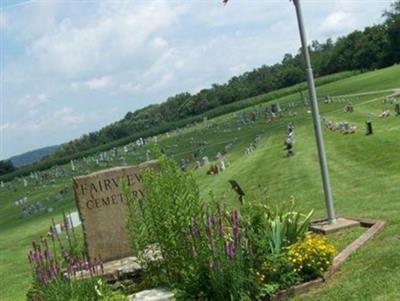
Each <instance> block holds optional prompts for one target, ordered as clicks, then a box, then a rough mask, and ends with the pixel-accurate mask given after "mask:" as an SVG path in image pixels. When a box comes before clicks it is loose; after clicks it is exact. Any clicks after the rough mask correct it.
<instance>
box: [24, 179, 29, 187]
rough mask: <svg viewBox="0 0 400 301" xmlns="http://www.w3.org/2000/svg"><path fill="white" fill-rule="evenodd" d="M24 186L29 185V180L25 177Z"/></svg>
mask: <svg viewBox="0 0 400 301" xmlns="http://www.w3.org/2000/svg"><path fill="white" fill-rule="evenodd" d="M23 181H24V187H27V186H28V181H27V180H26V179H25V178H24V180H23Z"/></svg>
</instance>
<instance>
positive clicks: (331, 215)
mask: <svg viewBox="0 0 400 301" xmlns="http://www.w3.org/2000/svg"><path fill="white" fill-rule="evenodd" d="M293 3H294V6H295V7H296V15H297V22H298V25H299V32H300V39H301V45H302V52H303V56H304V61H305V63H306V71H307V83H308V92H309V94H310V99H311V109H312V117H313V124H314V133H315V139H316V141H317V148H318V156H319V165H320V168H321V176H322V184H323V188H324V194H325V205H326V210H327V213H328V223H329V224H335V223H336V216H335V210H334V208H333V198H332V190H331V184H330V181H329V173H328V163H327V160H326V154H325V145H324V139H323V136H322V129H321V122H320V116H319V108H318V99H317V93H316V89H315V83H314V75H313V71H312V68H311V59H310V54H309V51H308V46H307V39H306V31H305V28H304V22H303V14H302V11H301V5H300V0H293Z"/></svg>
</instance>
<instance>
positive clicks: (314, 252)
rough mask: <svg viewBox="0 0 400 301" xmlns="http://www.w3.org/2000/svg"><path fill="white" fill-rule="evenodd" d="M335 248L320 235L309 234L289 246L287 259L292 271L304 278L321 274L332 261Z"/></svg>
mask: <svg viewBox="0 0 400 301" xmlns="http://www.w3.org/2000/svg"><path fill="white" fill-rule="evenodd" d="M335 254H336V250H335V248H334V247H333V246H332V245H330V244H329V243H327V241H326V239H325V238H324V237H322V236H320V235H315V234H309V235H307V236H306V237H305V238H304V239H303V240H301V241H299V242H297V243H295V244H293V245H291V246H289V248H288V252H287V260H288V261H289V262H290V263H292V265H293V268H294V271H295V272H297V273H298V274H299V275H301V276H302V277H303V278H304V279H305V280H310V279H314V278H316V277H319V276H321V275H322V273H323V272H325V271H326V270H327V269H328V268H329V267H330V266H331V265H332V262H333V258H334V256H335Z"/></svg>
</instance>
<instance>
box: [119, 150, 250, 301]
mask: <svg viewBox="0 0 400 301" xmlns="http://www.w3.org/2000/svg"><path fill="white" fill-rule="evenodd" d="M142 178H143V186H144V190H145V192H146V193H145V196H144V197H143V198H142V199H140V198H137V197H135V196H134V195H133V194H132V193H130V192H129V190H128V188H127V187H126V189H127V191H126V195H127V198H128V207H129V216H128V229H129V232H130V236H131V239H132V242H133V250H134V255H136V256H138V258H139V259H140V261H141V264H142V266H143V267H144V269H145V273H144V275H145V276H144V277H145V281H146V282H147V283H148V285H149V286H156V285H167V286H169V287H172V288H174V289H175V290H176V292H177V293H176V296H177V298H180V299H186V300H187V299H188V298H189V299H196V300H203V299H204V300H230V299H234V300H243V299H245V298H247V297H246V296H247V295H249V294H250V291H251V290H252V286H253V281H252V278H251V275H252V273H251V267H252V262H251V258H250V254H249V249H248V239H246V237H244V236H243V233H242V232H241V224H240V220H241V218H240V216H239V212H238V211H237V210H232V211H231V212H225V211H224V210H223V209H221V208H220V207H217V208H216V209H214V210H211V208H210V207H208V206H207V205H206V204H205V202H203V201H202V200H201V199H200V193H199V188H198V186H197V184H196V183H195V181H194V179H193V178H192V176H191V175H190V174H189V173H182V172H181V171H180V169H179V167H178V166H177V164H176V163H175V162H174V161H172V160H168V159H167V158H166V157H165V156H160V158H159V170H157V171H156V172H155V171H151V170H147V171H145V172H143V173H142ZM149 246H153V247H154V248H155V249H157V251H159V253H160V255H161V256H160V257H161V258H162V259H161V260H149V258H148V257H147V256H146V253H147V252H144V251H143V250H146V249H149Z"/></svg>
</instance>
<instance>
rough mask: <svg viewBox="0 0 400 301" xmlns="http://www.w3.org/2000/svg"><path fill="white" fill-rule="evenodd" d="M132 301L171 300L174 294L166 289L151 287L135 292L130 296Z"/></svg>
mask: <svg viewBox="0 0 400 301" xmlns="http://www.w3.org/2000/svg"><path fill="white" fill-rule="evenodd" d="M131 300H132V301H171V300H174V294H173V293H172V292H171V291H169V290H166V289H152V290H145V291H141V292H139V293H136V294H134V295H132V296H131Z"/></svg>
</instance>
